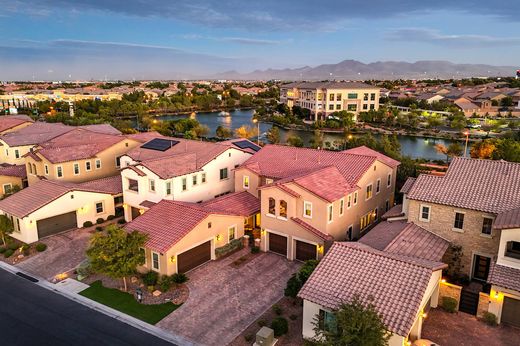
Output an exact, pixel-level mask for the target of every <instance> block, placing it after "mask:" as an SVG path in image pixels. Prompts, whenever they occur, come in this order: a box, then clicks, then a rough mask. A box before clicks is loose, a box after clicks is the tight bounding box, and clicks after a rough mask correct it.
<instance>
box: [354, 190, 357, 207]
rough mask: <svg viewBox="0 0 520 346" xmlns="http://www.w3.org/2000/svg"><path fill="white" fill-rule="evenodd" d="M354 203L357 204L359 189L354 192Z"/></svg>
mask: <svg viewBox="0 0 520 346" xmlns="http://www.w3.org/2000/svg"><path fill="white" fill-rule="evenodd" d="M354 205H357V191H356V192H354Z"/></svg>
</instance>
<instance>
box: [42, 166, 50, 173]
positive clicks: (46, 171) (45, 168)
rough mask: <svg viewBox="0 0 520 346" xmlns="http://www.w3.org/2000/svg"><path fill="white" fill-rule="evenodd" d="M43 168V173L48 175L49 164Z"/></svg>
mask: <svg viewBox="0 0 520 346" xmlns="http://www.w3.org/2000/svg"><path fill="white" fill-rule="evenodd" d="M43 169H44V170H45V175H49V166H47V165H44V166H43Z"/></svg>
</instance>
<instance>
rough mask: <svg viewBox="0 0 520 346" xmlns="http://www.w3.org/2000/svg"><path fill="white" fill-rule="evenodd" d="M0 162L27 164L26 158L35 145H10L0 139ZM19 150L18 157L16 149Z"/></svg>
mask: <svg viewBox="0 0 520 346" xmlns="http://www.w3.org/2000/svg"><path fill="white" fill-rule="evenodd" d="M0 144H1V146H0V163H8V164H10V165H23V164H25V158H24V157H23V156H24V155H25V154H27V153H28V152H29V151H30V150H31V148H32V147H34V146H33V145H22V146H18V147H10V146H9V145H8V144H7V143H5V142H4V141H2V140H0ZM16 150H18V158H16V154H15V151H16Z"/></svg>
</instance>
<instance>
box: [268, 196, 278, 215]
mask: <svg viewBox="0 0 520 346" xmlns="http://www.w3.org/2000/svg"><path fill="white" fill-rule="evenodd" d="M267 213H268V214H270V215H275V214H276V201H275V200H274V198H273V197H269V209H268V211H267Z"/></svg>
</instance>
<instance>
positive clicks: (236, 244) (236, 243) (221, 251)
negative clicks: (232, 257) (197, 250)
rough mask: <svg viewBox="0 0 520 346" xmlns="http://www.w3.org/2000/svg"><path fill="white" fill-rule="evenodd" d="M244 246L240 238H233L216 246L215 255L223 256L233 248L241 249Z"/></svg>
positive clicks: (233, 249)
mask: <svg viewBox="0 0 520 346" xmlns="http://www.w3.org/2000/svg"><path fill="white" fill-rule="evenodd" d="M243 247H244V243H243V242H242V238H238V239H233V240H232V241H230V242H229V243H228V244H226V245H224V246H221V247H218V248H216V249H215V255H216V256H217V258H219V257H223V256H225V255H227V254H229V253H231V252H233V251H235V250H238V249H241V248H243Z"/></svg>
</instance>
